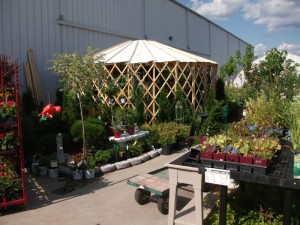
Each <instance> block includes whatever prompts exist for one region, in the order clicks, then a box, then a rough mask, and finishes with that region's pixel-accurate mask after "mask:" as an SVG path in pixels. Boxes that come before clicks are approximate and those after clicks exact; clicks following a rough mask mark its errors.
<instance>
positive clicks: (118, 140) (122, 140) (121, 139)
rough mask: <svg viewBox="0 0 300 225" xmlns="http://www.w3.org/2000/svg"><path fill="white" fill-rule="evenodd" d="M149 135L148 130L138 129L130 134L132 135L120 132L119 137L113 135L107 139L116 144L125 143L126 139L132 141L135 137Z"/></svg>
mask: <svg viewBox="0 0 300 225" xmlns="http://www.w3.org/2000/svg"><path fill="white" fill-rule="evenodd" d="M148 135H149V131H142V130H141V131H139V132H137V133H135V134H132V135H129V134H122V135H121V137H119V138H115V137H114V136H112V137H109V138H108V139H109V141H112V142H114V143H117V144H123V143H126V142H128V141H132V140H136V139H139V138H143V137H146V136H148Z"/></svg>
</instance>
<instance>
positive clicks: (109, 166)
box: [100, 164, 116, 173]
mask: <svg viewBox="0 0 300 225" xmlns="http://www.w3.org/2000/svg"><path fill="white" fill-rule="evenodd" d="M114 170H116V166H115V165H114V164H106V165H104V166H100V171H101V172H102V173H107V172H112V171H114Z"/></svg>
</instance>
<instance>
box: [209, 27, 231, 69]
mask: <svg viewBox="0 0 300 225" xmlns="http://www.w3.org/2000/svg"><path fill="white" fill-rule="evenodd" d="M210 58H211V59H213V60H215V61H217V62H218V64H219V65H220V64H222V63H224V62H226V61H227V58H228V33H227V32H224V30H223V29H221V28H220V27H218V26H216V25H214V24H211V25H210ZM219 68H220V66H219Z"/></svg>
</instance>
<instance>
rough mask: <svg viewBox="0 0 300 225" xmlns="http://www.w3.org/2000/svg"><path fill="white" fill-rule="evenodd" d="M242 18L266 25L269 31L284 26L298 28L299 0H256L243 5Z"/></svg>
mask: <svg viewBox="0 0 300 225" xmlns="http://www.w3.org/2000/svg"><path fill="white" fill-rule="evenodd" d="M243 11H244V18H245V19H247V20H254V23H255V24H258V25H265V26H267V30H268V31H269V32H273V31H278V30H282V29H286V28H295V27H296V28H300V20H299V19H298V15H300V1H299V0H257V1H256V2H254V3H253V2H248V3H247V4H245V5H244V7H243Z"/></svg>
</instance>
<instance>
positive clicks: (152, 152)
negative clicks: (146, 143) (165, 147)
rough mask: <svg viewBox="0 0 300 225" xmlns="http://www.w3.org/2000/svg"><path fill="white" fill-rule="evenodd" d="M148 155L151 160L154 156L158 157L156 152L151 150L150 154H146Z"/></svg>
mask: <svg viewBox="0 0 300 225" xmlns="http://www.w3.org/2000/svg"><path fill="white" fill-rule="evenodd" d="M147 154H148V155H150V157H151V158H155V157H156V156H158V155H159V153H158V151H157V150H152V151H150V152H147Z"/></svg>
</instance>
